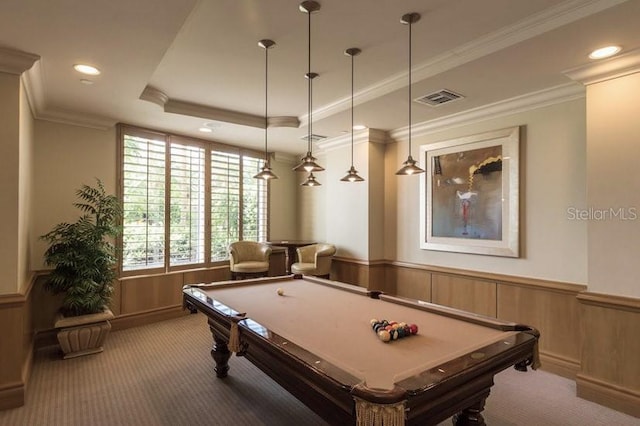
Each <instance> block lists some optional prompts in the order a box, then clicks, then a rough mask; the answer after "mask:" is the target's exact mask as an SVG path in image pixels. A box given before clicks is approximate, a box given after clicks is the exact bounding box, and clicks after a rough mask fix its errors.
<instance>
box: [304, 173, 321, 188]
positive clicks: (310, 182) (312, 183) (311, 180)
mask: <svg viewBox="0 0 640 426" xmlns="http://www.w3.org/2000/svg"><path fill="white" fill-rule="evenodd" d="M320 185H321V184H320V182H318V181H317V180H316V177H315V176H314V175H313V173H309V176H307V180H305V181H304V182H302V183H301V184H300V186H320Z"/></svg>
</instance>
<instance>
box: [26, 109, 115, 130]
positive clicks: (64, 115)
mask: <svg viewBox="0 0 640 426" xmlns="http://www.w3.org/2000/svg"><path fill="white" fill-rule="evenodd" d="M34 118H36V119H38V120H44V121H51V122H53V123H61V124H70V125H72V126H78V127H86V128H89V129H97V130H109V129H111V128H113V127H114V126H115V125H116V123H117V122H118V120H115V119H110V118H104V117H99V116H93V115H86V114H77V113H75V112H70V111H64V110H48V111H46V112H44V113H38V114H37V115H35V114H34Z"/></svg>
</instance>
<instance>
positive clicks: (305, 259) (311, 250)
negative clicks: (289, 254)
mask: <svg viewBox="0 0 640 426" xmlns="http://www.w3.org/2000/svg"><path fill="white" fill-rule="evenodd" d="M296 252H298V262H300V263H316V259H315V258H316V245H315V244H312V245H310V246H303V247H298V248H297V249H296Z"/></svg>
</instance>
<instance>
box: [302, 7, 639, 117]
mask: <svg viewBox="0 0 640 426" xmlns="http://www.w3.org/2000/svg"><path fill="white" fill-rule="evenodd" d="M626 1H628V0H589V1H585V0H567V1H564V2H562V3H560V4H558V5H555V6H553V7H550V8H548V9H545V10H543V11H542V12H540V13H537V14H535V15H532V16H530V17H529V18H527V19H525V20H522V21H520V22H518V23H516V24H514V25H511V26H508V27H505V28H502V29H500V30H499V31H495V32H493V33H490V34H487V35H486V36H484V37H479V38H478V39H476V40H474V41H472V42H470V43H466V44H463V45H461V46H459V47H457V48H455V49H452V50H450V51H448V52H445V53H442V54H440V55H437V56H435V57H433V58H431V59H430V60H429V61H427V62H423V63H421V64H417V65H414V67H413V69H412V71H411V73H412V76H413V83H415V82H417V81H420V80H424V79H426V78H429V77H433V76H435V75H438V74H440V73H442V72H444V71H447V70H450V69H453V68H455V67H458V66H460V65H463V64H465V63H468V62H471V61H473V60H476V59H478V58H481V57H483V56H486V55H489V54H491V53H494V52H497V51H499V50H502V49H504V48H506V47H509V46H513V45H515V44H517V43H520V42H522V41H525V40H528V39H530V38H532V37H535V36H538V35H540V34H544V33H545V32H548V31H551V30H554V29H556V28H559V27H561V26H563V25H566V24H569V23H571V22H574V21H577V20H578V19H582V18H585V17H587V16H590V15H593V14H594V13H598V12H601V11H603V10H605V9H608V8H610V7H613V6H617V5H618V4H621V3H624V2H626ZM407 83H408V70H407V71H403V72H400V73H397V74H394V75H392V76H390V77H389V78H386V79H384V80H381V81H379V82H377V83H376V84H373V85H371V86H369V87H366V88H364V89H362V90H360V91H358V92H356V93H355V94H354V105H360V104H362V103H365V102H368V101H371V100H373V99H375V98H378V97H380V96H383V95H386V94H388V93H391V92H393V91H395V90H399V89H402V88H403V87H406V86H407ZM350 107H351V97H344V98H342V99H339V100H337V101H336V102H332V103H330V104H327V105H324V106H321V107H319V108H317V109H316V110H314V111H313V118H314V120H316V119H317V120H320V119H323V118H326V117H329V116H331V115H334V114H337V113H339V112H342V111H345V110H347V109H349V108H350ZM308 121H309V117H308V114H304V115H301V116H300V123H301V125H303V126H306V125H307V124H308Z"/></svg>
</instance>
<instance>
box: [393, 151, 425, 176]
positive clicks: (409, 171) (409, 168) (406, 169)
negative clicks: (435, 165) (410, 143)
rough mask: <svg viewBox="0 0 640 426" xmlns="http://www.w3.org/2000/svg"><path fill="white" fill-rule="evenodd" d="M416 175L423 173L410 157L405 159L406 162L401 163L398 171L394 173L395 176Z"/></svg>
mask: <svg viewBox="0 0 640 426" xmlns="http://www.w3.org/2000/svg"><path fill="white" fill-rule="evenodd" d="M418 173H424V170H422V169H421V168H420V167H418V165H417V162H416V160H414V159H413V157H412V156H411V155H409V158H407V161H405V162H404V163H402V167H401V168H400V170H398V171H397V172H396V174H397V175H405V176H406V175H415V174H418Z"/></svg>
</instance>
